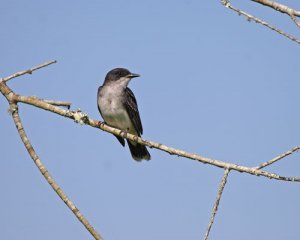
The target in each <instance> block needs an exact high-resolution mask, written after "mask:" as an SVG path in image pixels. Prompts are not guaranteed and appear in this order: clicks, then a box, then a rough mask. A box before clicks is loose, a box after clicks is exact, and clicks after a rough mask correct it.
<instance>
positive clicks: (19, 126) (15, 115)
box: [10, 103, 102, 240]
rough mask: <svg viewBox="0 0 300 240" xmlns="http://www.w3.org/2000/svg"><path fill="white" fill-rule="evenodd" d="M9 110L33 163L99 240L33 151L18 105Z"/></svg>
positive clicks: (97, 234) (13, 105)
mask: <svg viewBox="0 0 300 240" xmlns="http://www.w3.org/2000/svg"><path fill="white" fill-rule="evenodd" d="M10 111H11V113H12V117H13V120H14V122H15V125H16V128H17V130H18V132H19V135H20V137H21V139H22V141H23V143H24V146H25V148H26V149H27V151H28V153H29V155H30V157H31V158H32V160H33V161H34V163H35V165H36V166H37V167H38V169H39V170H40V172H41V173H42V175H43V176H44V178H45V179H46V181H47V182H48V183H49V184H50V186H51V187H52V188H53V190H54V191H55V192H56V193H57V195H58V196H59V197H60V198H61V200H63V201H64V203H65V204H66V205H67V206H68V208H69V209H70V210H71V211H72V212H73V213H74V215H75V216H76V217H77V218H78V220H79V221H80V222H81V223H82V224H83V225H84V226H85V228H86V229H87V230H88V231H89V232H90V233H91V234H92V235H93V237H94V238H95V239H97V240H101V239H102V237H101V236H100V234H99V233H97V231H96V230H95V229H94V228H93V226H92V225H91V224H90V223H89V222H88V220H87V219H86V218H85V217H84V216H83V215H82V213H81V212H80V211H79V209H78V208H77V207H76V206H75V205H74V203H73V202H72V201H71V200H70V199H69V198H68V196H67V195H66V194H65V193H64V192H63V190H62V189H61V187H59V185H58V184H57V183H56V182H55V180H54V179H53V178H52V177H51V175H50V173H49V172H48V170H47V168H46V167H45V165H44V164H43V162H42V161H41V160H40V158H39V157H38V155H37V154H36V152H35V151H34V149H33V147H32V145H31V143H30V141H29V139H28V137H27V135H26V132H25V130H24V128H23V125H22V122H21V119H20V116H19V113H18V105H17V104H16V103H11V104H10Z"/></svg>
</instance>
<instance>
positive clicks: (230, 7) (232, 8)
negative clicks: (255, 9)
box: [221, 0, 300, 44]
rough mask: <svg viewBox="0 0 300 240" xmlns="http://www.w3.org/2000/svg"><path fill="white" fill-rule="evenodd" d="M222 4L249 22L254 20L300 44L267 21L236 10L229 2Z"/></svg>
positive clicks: (299, 42) (226, 0) (223, 1)
mask: <svg viewBox="0 0 300 240" xmlns="http://www.w3.org/2000/svg"><path fill="white" fill-rule="evenodd" d="M221 3H222V4H223V5H224V6H225V7H226V8H228V9H230V10H232V11H234V12H236V13H237V14H238V15H242V16H245V17H246V18H247V20H248V21H250V20H253V21H255V22H256V23H259V24H261V25H263V26H265V27H267V28H269V29H271V30H273V31H275V32H277V33H279V34H281V35H282V36H284V37H287V38H288V39H290V40H292V41H294V42H296V43H298V44H300V40H299V39H297V38H295V37H293V36H292V35H290V34H288V33H286V32H284V31H282V30H280V29H278V28H276V27H274V26H271V25H270V24H268V23H267V22H265V21H263V20H261V19H259V18H257V17H255V16H253V15H251V14H249V13H246V12H244V11H241V10H240V9H238V8H235V7H234V6H232V4H231V3H230V1H229V0H221Z"/></svg>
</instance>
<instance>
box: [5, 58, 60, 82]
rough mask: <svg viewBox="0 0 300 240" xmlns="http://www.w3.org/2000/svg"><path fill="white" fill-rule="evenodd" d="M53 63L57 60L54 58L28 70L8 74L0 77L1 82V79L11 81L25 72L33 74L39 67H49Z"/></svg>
mask: <svg viewBox="0 0 300 240" xmlns="http://www.w3.org/2000/svg"><path fill="white" fill-rule="evenodd" d="M53 63H56V60H54V61H49V62H46V63H43V64H41V65H38V66H36V67H33V68H30V69H27V70H25V71H20V72H17V73H15V74H13V75H11V76H8V77H6V78H2V79H0V82H1V81H3V82H7V81H9V80H11V79H13V78H16V77H19V76H22V75H25V74H32V72H33V71H35V70H38V69H40V68H43V67H47V66H49V65H51V64H53Z"/></svg>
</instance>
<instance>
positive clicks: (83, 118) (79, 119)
mask: <svg viewBox="0 0 300 240" xmlns="http://www.w3.org/2000/svg"><path fill="white" fill-rule="evenodd" d="M71 113H72V115H73V118H74V121H75V122H76V123H79V124H81V125H83V124H87V123H89V117H88V115H87V114H86V113H83V112H82V111H81V110H80V109H77V110H76V111H72V112H71Z"/></svg>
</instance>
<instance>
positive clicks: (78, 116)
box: [0, 82, 300, 182]
mask: <svg viewBox="0 0 300 240" xmlns="http://www.w3.org/2000/svg"><path fill="white" fill-rule="evenodd" d="M0 91H4V92H8V93H10V94H9V96H10V97H9V99H11V100H12V101H14V102H23V103H26V104H29V105H33V106H35V107H38V108H41V109H44V110H47V111H50V112H53V113H56V114H58V115H61V116H64V117H67V118H70V119H73V120H76V122H80V123H81V124H86V125H89V126H91V127H95V128H100V129H102V130H104V131H106V132H109V133H112V134H114V135H117V136H120V137H123V138H126V139H129V140H132V141H135V142H138V143H140V144H143V145H146V146H149V147H150V148H156V149H160V150H162V151H164V152H168V153H170V154H174V155H177V156H181V157H185V158H188V159H191V160H196V161H199V162H202V163H205V164H210V165H213V166H216V167H220V168H223V169H226V168H228V169H230V170H235V171H238V172H243V173H248V174H251V175H256V176H263V177H267V178H270V179H276V180H282V181H292V182H300V177H285V176H280V175H278V174H275V173H270V172H266V171H262V170H259V169H255V168H253V167H246V166H241V165H238V164H234V163H229V162H224V161H220V160H216V159H210V158H207V157H203V156H200V155H198V154H194V153H189V152H186V151H183V150H180V149H176V148H172V147H169V146H166V145H163V144H161V143H157V142H154V141H149V140H145V139H142V138H140V137H138V136H136V135H133V134H130V133H125V132H123V131H121V130H119V129H117V128H113V127H111V126H108V125H106V124H104V123H102V122H100V121H97V120H93V119H90V118H89V117H88V116H87V115H86V114H83V113H82V112H81V111H80V110H79V111H78V110H77V111H69V110H65V109H63V108H60V107H57V106H54V105H51V104H49V103H46V102H45V101H42V100H39V99H38V98H36V97H28V96H20V95H17V94H13V93H12V90H11V89H10V88H9V87H8V86H6V85H3V84H1V82H0Z"/></svg>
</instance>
